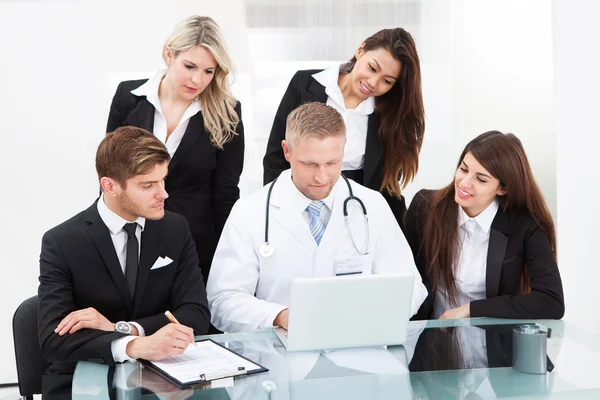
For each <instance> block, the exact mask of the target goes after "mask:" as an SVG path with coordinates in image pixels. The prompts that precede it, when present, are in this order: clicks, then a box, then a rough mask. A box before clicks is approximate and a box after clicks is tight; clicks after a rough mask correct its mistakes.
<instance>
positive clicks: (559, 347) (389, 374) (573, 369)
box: [72, 318, 600, 400]
mask: <svg viewBox="0 0 600 400" xmlns="http://www.w3.org/2000/svg"><path fill="white" fill-rule="evenodd" d="M528 322H535V323H537V324H538V325H539V326H540V327H541V328H542V329H544V330H548V328H549V329H550V335H549V338H548V340H547V344H548V360H549V362H548V365H549V369H552V372H549V373H546V374H542V375H532V374H525V373H522V372H518V371H516V370H515V369H513V368H512V328H513V327H514V325H520V324H523V323H528ZM201 338H211V339H213V340H215V341H217V342H219V343H221V344H223V345H225V346H226V347H228V348H230V349H232V350H234V351H236V352H238V353H240V354H242V355H244V356H245V357H247V358H249V359H250V360H253V361H255V362H257V363H259V364H261V365H263V366H265V367H266V368H268V369H269V372H265V373H260V374H256V375H250V376H244V377H238V378H235V380H234V379H233V378H228V379H222V380H220V381H216V382H213V383H211V384H206V385H205V386H196V387H194V388H190V389H177V388H175V387H174V386H172V385H170V384H169V383H168V382H167V381H165V380H163V379H162V378H160V377H159V376H157V375H155V374H154V373H153V372H152V371H150V370H148V369H147V368H144V367H143V366H142V365H141V364H139V363H137V362H136V363H126V364H120V365H117V366H115V367H108V366H105V365H100V364H94V363H88V362H80V363H78V364H77V368H76V370H75V374H74V377H73V387H72V394H73V398H74V399H91V398H95V399H98V398H105V399H108V398H115V399H141V398H144V399H145V398H148V399H150V398H164V399H171V398H173V399H184V398H197V399H263V400H279V399H281V400H285V399H311V400H312V399H435V400H438V399H494V398H502V399H517V398H518V399H549V398H552V399H569V400H571V399H600V337H597V336H595V335H592V334H590V333H587V332H585V331H583V330H581V329H580V328H577V327H575V326H573V325H570V324H568V323H566V322H563V321H548V320H538V321H533V320H527V321H523V320H501V319H490V318H474V319H470V320H469V319H465V320H443V321H442V320H433V321H422V322H411V323H410V328H409V338H408V340H407V342H406V344H405V345H404V346H388V347H387V348H386V347H378V348H360V349H348V350H335V351H323V352H301V353H288V352H287V351H286V350H285V348H284V347H283V346H282V344H281V343H280V341H279V339H278V338H277V337H276V335H275V334H274V332H273V331H272V330H265V331H258V332H251V333H243V334H223V335H212V336H199V337H197V339H201Z"/></svg>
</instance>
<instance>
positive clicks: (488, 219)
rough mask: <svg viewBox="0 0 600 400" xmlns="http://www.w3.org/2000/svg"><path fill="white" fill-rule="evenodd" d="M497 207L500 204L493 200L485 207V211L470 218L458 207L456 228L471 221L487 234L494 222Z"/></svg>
mask: <svg viewBox="0 0 600 400" xmlns="http://www.w3.org/2000/svg"><path fill="white" fill-rule="evenodd" d="M499 207H500V202H499V201H498V199H494V201H492V203H491V204H490V205H489V206H487V207H486V209H485V210H483V211H482V212H480V213H479V215H477V216H476V217H473V218H471V217H469V216H468V215H467V213H466V212H465V210H463V208H462V207H461V206H458V226H459V227H460V226H463V225H464V224H466V223H467V221H469V220H473V221H475V222H476V223H477V225H479V227H480V228H481V229H482V230H483V231H484V232H485V233H486V234H487V233H488V232H489V231H490V228H491V227H492V222H494V218H495V217H496V213H497V212H498V208H499Z"/></svg>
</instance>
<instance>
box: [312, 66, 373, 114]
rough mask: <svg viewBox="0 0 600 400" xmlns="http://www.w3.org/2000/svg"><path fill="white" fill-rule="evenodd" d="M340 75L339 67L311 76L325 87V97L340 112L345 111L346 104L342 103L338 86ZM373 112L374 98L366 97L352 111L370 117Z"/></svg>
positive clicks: (342, 96)
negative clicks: (335, 105) (340, 110)
mask: <svg viewBox="0 0 600 400" xmlns="http://www.w3.org/2000/svg"><path fill="white" fill-rule="evenodd" d="M339 75H340V67H339V65H336V66H333V67H329V68H327V69H324V70H323V71H321V72H317V73H316V74H313V76H312V77H313V78H314V79H315V80H316V81H317V82H319V83H320V84H321V85H323V86H325V93H327V96H328V97H329V98H330V99H331V100H332V101H333V102H334V103H335V104H337V106H338V107H340V108H341V109H342V110H346V104H345V103H344V95H342V91H341V90H340V87H339V85H338V78H339ZM374 110H375V98H374V97H367V98H366V99H365V100H363V101H362V102H361V103H360V104H359V105H358V106H356V108H355V109H354V110H351V111H354V112H355V113H357V114H363V115H370V114H372V113H373V111H374Z"/></svg>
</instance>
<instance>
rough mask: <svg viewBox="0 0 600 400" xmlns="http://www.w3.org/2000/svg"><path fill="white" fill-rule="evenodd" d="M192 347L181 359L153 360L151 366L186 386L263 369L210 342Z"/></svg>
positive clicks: (176, 357)
mask: <svg viewBox="0 0 600 400" xmlns="http://www.w3.org/2000/svg"><path fill="white" fill-rule="evenodd" d="M196 344H197V345H198V347H195V346H194V345H193V344H190V345H189V346H188V348H187V349H186V350H185V352H184V353H183V354H181V355H178V356H172V357H169V358H165V359H164V360H162V361H152V364H153V365H154V366H155V367H157V368H159V369H160V370H162V371H163V372H164V373H166V374H167V375H170V376H171V377H172V378H174V379H175V380H177V381H179V382H181V384H183V385H186V384H190V383H193V382H199V381H200V382H201V381H211V380H214V379H221V378H226V377H230V376H236V375H241V374H245V373H248V372H251V371H255V370H260V369H262V367H261V366H260V365H258V364H255V363H253V362H251V361H249V360H246V359H245V358H243V357H240V356H239V355H237V354H236V353H234V352H232V351H230V350H228V349H226V348H224V347H222V346H220V345H218V344H216V343H215V342H213V341H211V340H204V341H201V342H196Z"/></svg>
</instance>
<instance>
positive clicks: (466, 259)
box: [433, 199, 499, 318]
mask: <svg viewBox="0 0 600 400" xmlns="http://www.w3.org/2000/svg"><path fill="white" fill-rule="evenodd" d="M457 207H458V242H459V256H458V258H457V259H458V265H457V266H454V279H455V280H456V288H457V289H458V304H457V305H453V304H451V302H450V299H449V298H448V296H447V293H446V289H445V288H443V287H441V285H440V287H438V289H437V294H436V296H435V301H434V304H433V318H439V317H440V315H442V314H443V313H444V311H446V310H450V309H452V308H455V307H460V306H462V305H465V304H467V303H470V302H472V301H474V300H481V299H485V298H486V291H485V278H486V267H487V254H488V247H489V244H490V229H491V227H492V222H493V221H494V218H495V217H496V213H497V212H498V207H499V203H498V200H497V199H495V200H494V201H493V202H492V203H491V204H490V205H489V206H488V207H487V208H486V209H485V210H483V211H482V212H481V213H480V214H479V215H477V216H476V217H474V218H470V217H469V216H468V215H467V214H466V213H465V212H464V210H463V209H462V207H461V206H457Z"/></svg>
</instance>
